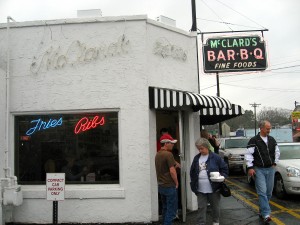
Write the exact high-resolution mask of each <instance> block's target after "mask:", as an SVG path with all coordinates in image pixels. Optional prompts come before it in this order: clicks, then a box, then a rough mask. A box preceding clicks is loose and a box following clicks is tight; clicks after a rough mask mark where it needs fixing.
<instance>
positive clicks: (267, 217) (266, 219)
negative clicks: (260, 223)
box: [264, 216, 272, 224]
mask: <svg viewBox="0 0 300 225" xmlns="http://www.w3.org/2000/svg"><path fill="white" fill-rule="evenodd" d="M271 220H272V219H271V217H270V216H266V217H265V219H264V222H265V224H269V222H270V221H271Z"/></svg>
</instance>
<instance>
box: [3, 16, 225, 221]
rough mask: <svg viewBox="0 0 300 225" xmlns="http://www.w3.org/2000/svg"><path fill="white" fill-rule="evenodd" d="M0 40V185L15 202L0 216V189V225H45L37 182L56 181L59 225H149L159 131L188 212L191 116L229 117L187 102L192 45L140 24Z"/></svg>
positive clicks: (29, 30)
mask: <svg viewBox="0 0 300 225" xmlns="http://www.w3.org/2000/svg"><path fill="white" fill-rule="evenodd" d="M0 37H2V38H1V39H0V81H1V82H0V86H1V89H0V90H1V95H0V105H1V107H0V124H1V126H0V134H1V135H0V149H1V150H0V160H1V164H0V165H1V171H0V178H1V183H5V181H6V180H7V179H9V178H10V177H16V178H17V179H18V185H21V190H22V199H23V202H22V204H21V205H19V206H6V205H4V204H3V202H4V199H3V196H4V195H3V193H4V192H5V190H4V188H1V193H2V194H1V209H2V210H1V211H2V215H1V216H2V221H5V222H20V223H39V224H47V223H51V222H52V201H48V200H47V199H46V185H45V179H46V174H47V173H65V174H66V185H65V190H64V196H65V199H64V201H59V202H58V222H59V223H126V222H132V223H137V222H151V221H157V220H158V200H157V199H158V198H157V182H156V173H155V165H154V157H155V154H156V151H157V150H156V141H157V135H158V132H159V129H160V128H162V127H168V128H169V130H170V133H171V134H172V135H173V136H175V137H176V138H177V139H179V143H178V146H177V148H178V149H179V151H180V152H181V153H182V156H181V157H182V158H181V159H182V164H183V165H184V166H183V169H182V172H181V176H182V185H183V186H182V187H183V191H185V189H186V194H184V196H183V204H184V207H183V208H184V209H185V208H186V207H187V209H188V210H196V208H197V204H196V198H195V196H194V195H193V194H192V193H191V191H190V189H189V178H188V176H186V174H188V169H189V165H190V162H191V160H192V158H193V157H194V155H195V154H196V149H195V148H194V142H195V140H196V139H197V138H198V137H199V133H200V121H199V118H200V117H199V112H197V110H199V107H200V108H201V107H206V108H209V107H211V106H215V105H216V104H219V105H220V107H224V108H226V107H227V106H225V104H223V103H224V102H225V101H224V100H222V99H218V98H216V99H215V98H212V99H213V101H216V102H209V100H205V102H202V103H201V101H200V100H199V99H198V100H197V98H199V96H198V97H197V95H195V96H196V97H195V96H193V95H192V93H197V92H198V83H199V81H198V73H197V68H198V67H197V51H196V34H192V33H187V32H184V31H182V30H179V29H177V28H173V27H169V26H166V25H163V24H161V23H159V22H157V21H153V20H150V19H148V18H147V17H146V16H143V15H142V16H126V17H103V18H85V19H84V18H80V19H68V20H55V21H35V22H23V23H14V22H10V23H8V24H0ZM175 90H176V91H175ZM188 94H189V95H188ZM171 96H172V97H171ZM193 98H196V99H194V102H193ZM218 101H220V102H222V104H221V103H220V102H219V103H218ZM226 103H227V102H226ZM151 104H152V105H151ZM228 106H229V107H230V103H228ZM193 107H194V109H195V107H196V108H197V107H198V109H196V110H194V111H195V112H194V111H193ZM2 124H3V126H2ZM69 170H70V171H71V170H72V171H71V172H72V175H71V174H70V176H68V171H69ZM71 172H70V173H71ZM186 172H187V173H186ZM9 185H10V184H9ZM2 186H3V185H2ZM185 202H186V203H185Z"/></svg>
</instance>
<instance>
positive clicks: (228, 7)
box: [216, 0, 266, 29]
mask: <svg viewBox="0 0 300 225" xmlns="http://www.w3.org/2000/svg"><path fill="white" fill-rule="evenodd" d="M216 1H217V2H219V3H221V4H222V5H224V6H226V7H227V8H229V9H231V10H232V11H234V12H236V13H238V14H240V15H241V16H243V17H245V18H246V19H248V20H250V21H251V22H253V23H255V24H257V25H258V26H260V27H262V28H264V29H266V28H265V27H264V26H262V25H260V24H259V23H257V22H256V21H254V20H252V19H250V18H249V17H247V16H245V15H243V14H242V13H240V12H238V11H237V10H235V9H233V8H231V7H230V6H228V5H226V4H225V3H223V2H221V1H219V0H216Z"/></svg>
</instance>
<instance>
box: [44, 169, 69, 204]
mask: <svg viewBox="0 0 300 225" xmlns="http://www.w3.org/2000/svg"><path fill="white" fill-rule="evenodd" d="M46 191H47V200H49V201H63V200H65V173H47V176H46Z"/></svg>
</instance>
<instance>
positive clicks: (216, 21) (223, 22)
mask: <svg viewBox="0 0 300 225" xmlns="http://www.w3.org/2000/svg"><path fill="white" fill-rule="evenodd" d="M197 19H198V20H203V21H208V22H215V23H222V24H228V25H234V26H241V27H248V28H257V27H252V26H246V25H241V24H234V23H230V22H225V21H218V20H209V19H203V18H199V17H198V18H197Z"/></svg>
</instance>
